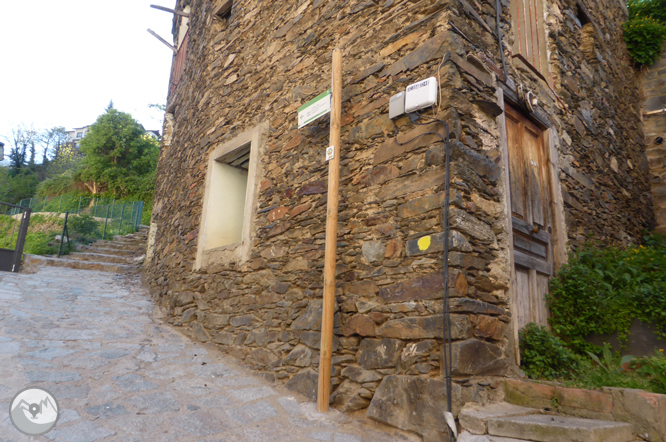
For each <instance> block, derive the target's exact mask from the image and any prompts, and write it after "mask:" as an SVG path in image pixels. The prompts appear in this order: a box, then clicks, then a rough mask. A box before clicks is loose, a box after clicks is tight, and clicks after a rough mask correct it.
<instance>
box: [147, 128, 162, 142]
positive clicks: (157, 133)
mask: <svg viewBox="0 0 666 442" xmlns="http://www.w3.org/2000/svg"><path fill="white" fill-rule="evenodd" d="M146 133H147V134H148V135H150V136H151V137H153V138H155V139H156V140H161V139H162V136H161V135H160V131H159V130H146Z"/></svg>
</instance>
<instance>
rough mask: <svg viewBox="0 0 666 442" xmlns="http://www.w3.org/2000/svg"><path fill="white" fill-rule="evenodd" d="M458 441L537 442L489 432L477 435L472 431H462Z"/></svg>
mask: <svg viewBox="0 0 666 442" xmlns="http://www.w3.org/2000/svg"><path fill="white" fill-rule="evenodd" d="M458 442H535V441H533V440H525V439H514V438H512V437H500V436H491V435H489V434H483V435H477V434H471V433H462V434H460V436H459V437H458Z"/></svg>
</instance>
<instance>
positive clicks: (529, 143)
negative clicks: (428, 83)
mask: <svg viewBox="0 0 666 442" xmlns="http://www.w3.org/2000/svg"><path fill="white" fill-rule="evenodd" d="M505 111H506V112H505V116H506V133H507V147H508V154H509V186H510V195H511V212H512V213H511V223H512V230H513V257H514V264H515V274H516V286H515V300H514V309H515V311H514V315H515V317H516V323H517V327H518V328H522V327H524V326H525V325H527V324H528V323H530V322H535V323H537V324H540V325H547V324H548V310H547V307H546V300H545V297H546V294H547V293H548V280H549V278H550V276H551V275H552V273H553V259H552V256H553V252H552V241H551V232H552V226H551V223H552V221H551V213H550V194H551V193H550V183H549V180H548V176H549V175H548V173H547V170H548V169H547V166H548V157H547V154H546V151H545V146H544V134H543V131H542V130H541V129H540V128H539V127H538V126H536V125H535V124H534V123H532V122H531V121H529V120H528V119H527V118H526V117H525V116H524V115H522V114H521V113H519V112H518V111H516V110H515V109H513V108H511V107H510V106H508V105H507V106H505Z"/></svg>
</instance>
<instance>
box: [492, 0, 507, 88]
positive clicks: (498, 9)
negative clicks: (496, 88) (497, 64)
mask: <svg viewBox="0 0 666 442" xmlns="http://www.w3.org/2000/svg"><path fill="white" fill-rule="evenodd" d="M495 13H496V18H495V21H496V22H497V41H498V42H499V49H500V56H501V57H502V75H503V76H504V79H503V82H506V80H507V78H508V77H507V73H506V61H505V60H504V42H503V41H502V27H501V26H500V21H501V18H502V5H501V4H500V0H495Z"/></svg>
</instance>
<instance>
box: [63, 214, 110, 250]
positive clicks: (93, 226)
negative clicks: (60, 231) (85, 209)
mask: <svg viewBox="0 0 666 442" xmlns="http://www.w3.org/2000/svg"><path fill="white" fill-rule="evenodd" d="M99 227H100V226H99V223H98V222H97V221H95V218H93V216H92V215H86V214H81V215H73V216H70V217H69V218H68V220H67V230H68V233H69V235H70V236H71V237H72V240H75V241H78V242H82V243H89V242H92V241H94V240H95V239H98V238H101V237H102V233H101V232H100V228H99Z"/></svg>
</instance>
